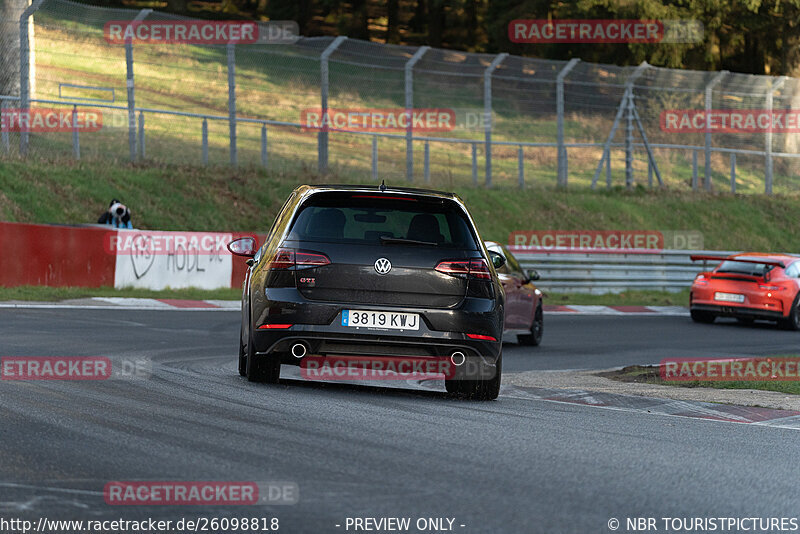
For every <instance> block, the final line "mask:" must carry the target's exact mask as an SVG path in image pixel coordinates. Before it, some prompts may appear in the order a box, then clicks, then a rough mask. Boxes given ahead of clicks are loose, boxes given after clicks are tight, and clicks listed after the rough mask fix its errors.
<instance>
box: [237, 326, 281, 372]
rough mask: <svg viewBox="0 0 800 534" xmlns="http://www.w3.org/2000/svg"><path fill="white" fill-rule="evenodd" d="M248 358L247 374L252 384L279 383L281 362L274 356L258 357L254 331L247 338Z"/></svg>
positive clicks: (264, 355)
mask: <svg viewBox="0 0 800 534" xmlns="http://www.w3.org/2000/svg"><path fill="white" fill-rule="evenodd" d="M246 358H247V363H246V365H245V374H246V375H247V379H248V380H249V381H250V382H261V383H267V384H277V383H278V381H279V380H280V378H281V360H280V359H279V358H278V357H277V356H274V355H269V354H263V355H261V356H258V355H256V351H255V343H253V332H252V331H250V333H249V334H248V336H247V348H246Z"/></svg>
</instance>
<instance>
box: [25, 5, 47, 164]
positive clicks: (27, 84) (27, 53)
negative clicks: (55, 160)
mask: <svg viewBox="0 0 800 534" xmlns="http://www.w3.org/2000/svg"><path fill="white" fill-rule="evenodd" d="M42 2H44V0H34V1H33V2H32V3H31V5H29V6H28V7H27V8H26V9H25V11H23V12H22V15H20V17H19V104H20V105H19V107H20V111H21V113H27V112H28V109H29V108H30V105H31V102H30V100H31V96H30V82H31V80H30V75H31V72H30V67H31V63H30V61H31V45H30V41H29V40H28V19H29V18H30V17H31V16H33V14H34V13H36V11H38V10H39V8H40V7H41V5H42ZM19 152H20V154H21V155H22V156H25V155H27V154H28V132H27V131H25V128H21V129H20V132H19Z"/></svg>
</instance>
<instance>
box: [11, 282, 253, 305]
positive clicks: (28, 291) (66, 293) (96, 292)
mask: <svg viewBox="0 0 800 534" xmlns="http://www.w3.org/2000/svg"><path fill="white" fill-rule="evenodd" d="M241 296H242V291H241V290H240V289H197V288H194V287H190V288H186V289H165V290H162V291H153V290H149V289H134V288H125V289H114V288H113V287H44V286H19V287H0V301H7V300H30V301H38V302H56V301H60V300H69V299H82V298H91V297H130V298H152V299H186V300H239V299H240V298H241Z"/></svg>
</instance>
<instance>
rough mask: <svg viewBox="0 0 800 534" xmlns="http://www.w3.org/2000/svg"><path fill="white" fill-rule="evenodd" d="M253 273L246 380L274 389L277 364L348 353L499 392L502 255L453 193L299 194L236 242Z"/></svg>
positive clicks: (358, 190)
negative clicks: (439, 372)
mask: <svg viewBox="0 0 800 534" xmlns="http://www.w3.org/2000/svg"><path fill="white" fill-rule="evenodd" d="M228 248H229V249H230V251H231V252H232V253H233V254H236V255H239V256H245V257H248V258H249V259H248V260H247V262H248V264H249V268H248V270H247V274H246V276H245V280H244V285H243V291H242V329H241V337H240V343H239V372H240V374H242V375H244V376H247V378H248V379H249V380H252V381H256V382H272V383H275V382H277V381H278V379H279V377H280V368H281V367H280V366H281V364H282V363H283V364H294V365H302V364H303V363H302V362H303V360H304V359H307V358H311V357H313V358H321V359H323V360H324V359H325V358H334V357H343V356H358V357H368V358H372V359H375V360H380V359H381V358H392V359H409V360H417V361H419V360H422V361H426V360H427V361H428V362H430V361H431V360H436V361H440V362H443V363H444V364H445V366H444V367H442V369H445V371H444V375H445V384H446V386H447V390H448V391H449V392H451V393H456V394H459V395H463V396H468V397H472V398H478V399H495V398H497V395H498V393H499V390H500V375H501V365H502V357H501V347H502V346H501V338H502V333H503V312H504V310H503V307H504V298H505V297H504V293H503V289H502V286H501V285H500V283H499V282H498V278H497V274H496V272H495V268H499V267H500V266H502V264H503V262H504V261H505V259H504V258H503V257H502V256H501V255H499V254H497V253H494V252H489V251H487V249H486V248H485V246H484V245H483V240H482V239H481V238H480V235H479V234H478V231H477V229H476V228H475V224H474V222H473V220H472V218H471V217H470V215H469V212H468V211H467V208H466V207H465V206H464V204H463V202H462V201H461V200H460V199H459V198H458V197H457V196H456V195H453V194H449V193H440V192H435V191H427V190H420V189H405V188H391V189H387V188H386V187H384V186H381V187H380V188H369V187H365V186H319V187H316V186H305V185H304V186H300V187H298V188H297V189H295V190H294V191H293V192H292V194H291V195H290V196H289V198H288V200H287V201H286V203H285V204H284V205H283V208H282V209H281V210H280V212H279V213H278V216H277V217H276V219H275V222H274V223H273V225H272V228H271V229H270V231H269V234H268V236H267V239H266V241H265V243H263V244H262V245H261V247H258V246H257V244H256V241H255V239H254V238H252V237H243V238H240V239H237V240H235V241H233V242H232V243H231V244H230V245H229V247H228Z"/></svg>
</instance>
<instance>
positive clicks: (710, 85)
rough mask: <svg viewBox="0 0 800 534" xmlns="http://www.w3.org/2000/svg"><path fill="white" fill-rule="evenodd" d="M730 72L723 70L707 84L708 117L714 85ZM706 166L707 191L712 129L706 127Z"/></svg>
mask: <svg viewBox="0 0 800 534" xmlns="http://www.w3.org/2000/svg"><path fill="white" fill-rule="evenodd" d="M726 74H728V71H726V70H723V71H720V72H719V73H717V75H716V76H714V77H713V78H712V79H711V81H710V82H708V84H707V85H706V89H705V93H706V94H705V97H706V102H705V104H706V105H705V110H706V115H705V116H706V117H708V116H710V115H711V96H712V94H711V92H712V91H713V90H714V86H716V85H717V84H718V83H719V82H721V81H722V78H724V77H725V75H726ZM705 151H706V166H705V170H704V175H703V186H704V187H705V190H706V191H711V131H710V130H709V129H708V128H706V147H705Z"/></svg>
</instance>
